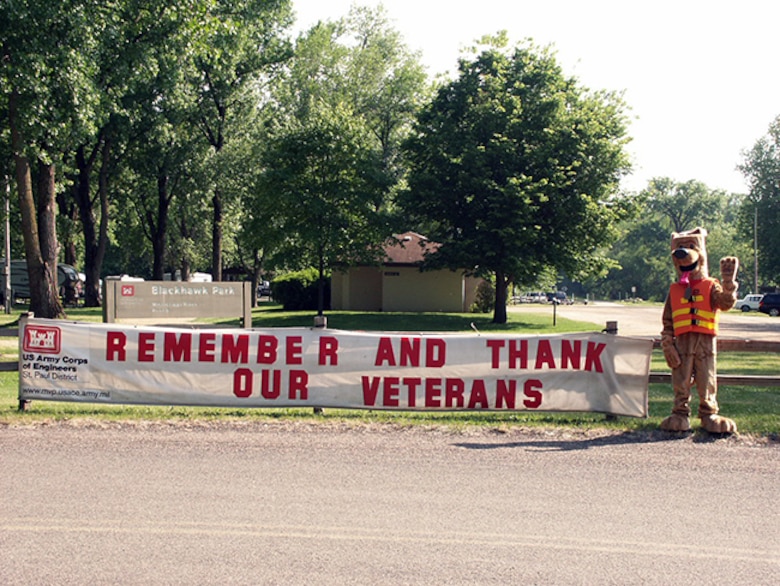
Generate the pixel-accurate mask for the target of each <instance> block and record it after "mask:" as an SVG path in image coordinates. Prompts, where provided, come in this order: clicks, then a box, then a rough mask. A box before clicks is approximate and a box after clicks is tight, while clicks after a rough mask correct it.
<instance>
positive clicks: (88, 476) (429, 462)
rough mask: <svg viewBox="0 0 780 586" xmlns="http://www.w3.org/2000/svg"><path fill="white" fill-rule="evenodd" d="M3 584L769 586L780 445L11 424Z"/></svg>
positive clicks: (379, 429)
mask: <svg viewBox="0 0 780 586" xmlns="http://www.w3.org/2000/svg"><path fill="white" fill-rule="evenodd" d="M0 454H2V456H0V458H1V459H2V468H3V474H2V475H0V582H2V583H3V584H7V585H15V584H19V585H22V584H23V585H27V584H59V585H68V584H87V583H89V584H144V585H156V584H161V585H162V584H166V585H170V584H323V585H331V584H332V585H344V584H360V585H365V584H388V585H401V584H405V585H408V584H437V585H439V584H457V585H460V584H462V585H473V584H621V585H622V584H647V585H664V586H666V585H668V584H681V585H686V584H691V585H693V584H701V583H714V584H732V585H745V586H760V585H764V584H766V585H769V584H776V583H777V575H778V572H780V542H778V537H777V535H778V534H777V528H778V526H780V508H778V506H777V502H778V496H779V495H780V489H779V488H778V481H779V480H780V448H778V446H777V444H768V443H756V442H754V441H749V440H748V439H745V438H728V439H719V440H704V439H702V438H699V437H698V436H684V437H681V438H677V439H674V438H673V437H672V436H666V435H664V434H661V433H660V432H658V433H656V434H647V433H645V434H633V433H611V434H608V433H602V432H598V433H597V432H578V431H539V430H529V429H525V430H524V429H511V430H501V429H480V430H455V431H453V430H447V429H443V428H431V429H428V428H419V427H417V428H398V427H393V426H389V425H373V426H361V425H349V426H346V425H344V424H334V423H327V422H322V423H313V424H309V423H282V422H279V423H270V424H262V423H252V424H230V425H226V424H219V423H204V422H187V423H180V424H167V423H148V422H147V423H132V424H129V423H122V424H119V423H97V422H77V421H74V422H65V423H60V424H55V425H37V426H15V427H5V428H0Z"/></svg>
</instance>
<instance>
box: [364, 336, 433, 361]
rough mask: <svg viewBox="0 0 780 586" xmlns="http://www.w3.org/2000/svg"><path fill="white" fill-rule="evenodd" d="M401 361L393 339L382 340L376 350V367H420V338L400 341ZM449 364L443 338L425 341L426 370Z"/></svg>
mask: <svg viewBox="0 0 780 586" xmlns="http://www.w3.org/2000/svg"><path fill="white" fill-rule="evenodd" d="M399 346H400V348H399V357H400V363H399V360H398V359H397V358H396V354H395V349H394V348H393V341H392V339H391V338H380V339H379V344H378V345H377V348H376V359H375V360H374V366H396V365H398V366H410V367H416V366H420V362H421V361H420V359H421V356H420V355H421V353H422V341H421V339H420V338H401V339H400V341H399ZM446 362H447V343H446V342H445V341H444V340H443V339H442V338H427V339H426V340H425V363H424V366H425V367H426V368H439V367H442V366H444V364H445V363H446Z"/></svg>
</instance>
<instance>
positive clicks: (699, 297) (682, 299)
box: [680, 295, 704, 303]
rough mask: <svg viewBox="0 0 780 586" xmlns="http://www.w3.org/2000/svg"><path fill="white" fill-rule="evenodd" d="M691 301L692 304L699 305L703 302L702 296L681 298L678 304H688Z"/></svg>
mask: <svg viewBox="0 0 780 586" xmlns="http://www.w3.org/2000/svg"><path fill="white" fill-rule="evenodd" d="M691 301H693V302H694V303H697V302H698V303H700V302H702V301H704V295H693V296H692V297H681V298H680V303H690V302H691Z"/></svg>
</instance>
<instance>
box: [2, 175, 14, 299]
mask: <svg viewBox="0 0 780 586" xmlns="http://www.w3.org/2000/svg"><path fill="white" fill-rule="evenodd" d="M3 272H4V274H5V279H4V281H5V291H4V294H3V298H4V299H5V312H6V313H7V314H8V313H11V301H12V299H11V178H10V177H8V175H6V176H5V266H4V267H3Z"/></svg>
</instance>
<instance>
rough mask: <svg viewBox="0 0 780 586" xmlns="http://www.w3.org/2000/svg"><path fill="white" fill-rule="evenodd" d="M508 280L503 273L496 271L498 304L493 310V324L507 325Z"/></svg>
mask: <svg viewBox="0 0 780 586" xmlns="http://www.w3.org/2000/svg"><path fill="white" fill-rule="evenodd" d="M506 290H507V278H506V276H505V275H504V273H503V272H502V271H496V304H495V306H494V309H493V323H494V324H505V323H506Z"/></svg>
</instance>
